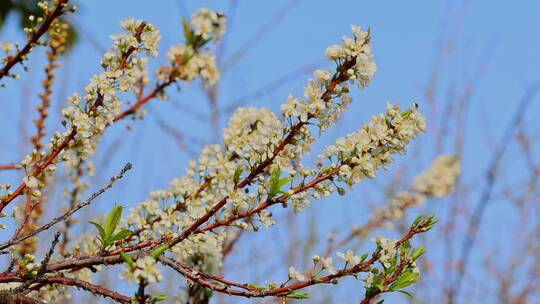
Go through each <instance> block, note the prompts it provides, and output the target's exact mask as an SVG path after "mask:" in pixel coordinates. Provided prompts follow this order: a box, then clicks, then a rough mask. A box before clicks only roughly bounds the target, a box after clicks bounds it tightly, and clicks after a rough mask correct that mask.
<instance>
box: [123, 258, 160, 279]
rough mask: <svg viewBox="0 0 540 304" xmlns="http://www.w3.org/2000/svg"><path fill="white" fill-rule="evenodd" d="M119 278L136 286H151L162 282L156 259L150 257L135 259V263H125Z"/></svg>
mask: <svg viewBox="0 0 540 304" xmlns="http://www.w3.org/2000/svg"><path fill="white" fill-rule="evenodd" d="M120 278H122V279H124V280H127V281H128V282H131V281H135V282H136V283H137V284H141V283H143V282H144V283H146V284H152V283H156V282H160V281H161V280H163V275H162V274H161V270H160V269H159V267H157V265H156V259H154V258H153V257H151V256H145V257H143V258H140V259H137V261H136V262H135V263H132V264H129V263H126V265H125V269H124V272H122V273H121V274H120Z"/></svg>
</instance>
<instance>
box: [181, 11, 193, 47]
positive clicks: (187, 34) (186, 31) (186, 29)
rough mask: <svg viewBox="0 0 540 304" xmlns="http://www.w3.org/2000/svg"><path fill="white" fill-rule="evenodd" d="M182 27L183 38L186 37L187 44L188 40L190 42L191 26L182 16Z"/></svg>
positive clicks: (191, 35)
mask: <svg viewBox="0 0 540 304" xmlns="http://www.w3.org/2000/svg"><path fill="white" fill-rule="evenodd" d="M182 29H183V32H184V38H185V39H186V44H188V45H189V44H190V43H189V42H191V40H192V39H193V38H192V37H193V31H192V30H191V26H189V23H188V21H187V20H186V18H182Z"/></svg>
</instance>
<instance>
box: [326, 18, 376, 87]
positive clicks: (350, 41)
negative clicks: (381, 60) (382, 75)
mask: <svg viewBox="0 0 540 304" xmlns="http://www.w3.org/2000/svg"><path fill="white" fill-rule="evenodd" d="M351 28H352V31H353V38H349V37H343V42H342V44H341V45H338V44H334V45H332V46H330V47H328V48H327V49H326V58H328V59H330V60H334V61H336V62H338V63H346V62H348V61H350V60H352V59H354V66H352V67H349V68H348V69H347V75H348V76H349V79H351V80H357V81H358V85H359V87H360V88H364V87H365V86H366V85H367V84H368V83H369V81H370V80H371V78H372V77H373V74H375V71H377V66H376V65H375V62H374V61H373V55H372V54H371V46H370V44H369V41H370V39H371V37H370V32H371V31H370V30H369V29H368V30H367V31H362V30H361V29H360V27H358V26H355V25H353V26H352V27H351Z"/></svg>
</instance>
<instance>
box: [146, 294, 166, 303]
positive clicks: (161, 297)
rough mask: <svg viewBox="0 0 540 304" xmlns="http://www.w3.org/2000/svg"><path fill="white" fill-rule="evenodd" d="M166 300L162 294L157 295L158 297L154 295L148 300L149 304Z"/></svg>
mask: <svg viewBox="0 0 540 304" xmlns="http://www.w3.org/2000/svg"><path fill="white" fill-rule="evenodd" d="M165 300H167V296H166V295H164V294H159V295H156V296H154V297H153V298H152V299H151V300H150V303H152V304H153V303H156V302H160V301H165Z"/></svg>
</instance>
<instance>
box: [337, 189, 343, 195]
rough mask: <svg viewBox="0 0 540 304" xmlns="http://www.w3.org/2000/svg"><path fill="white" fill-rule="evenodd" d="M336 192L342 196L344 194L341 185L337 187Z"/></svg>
mask: <svg viewBox="0 0 540 304" xmlns="http://www.w3.org/2000/svg"><path fill="white" fill-rule="evenodd" d="M337 192H338V193H339V195H341V196H344V195H345V189H343V188H342V187H337Z"/></svg>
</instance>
